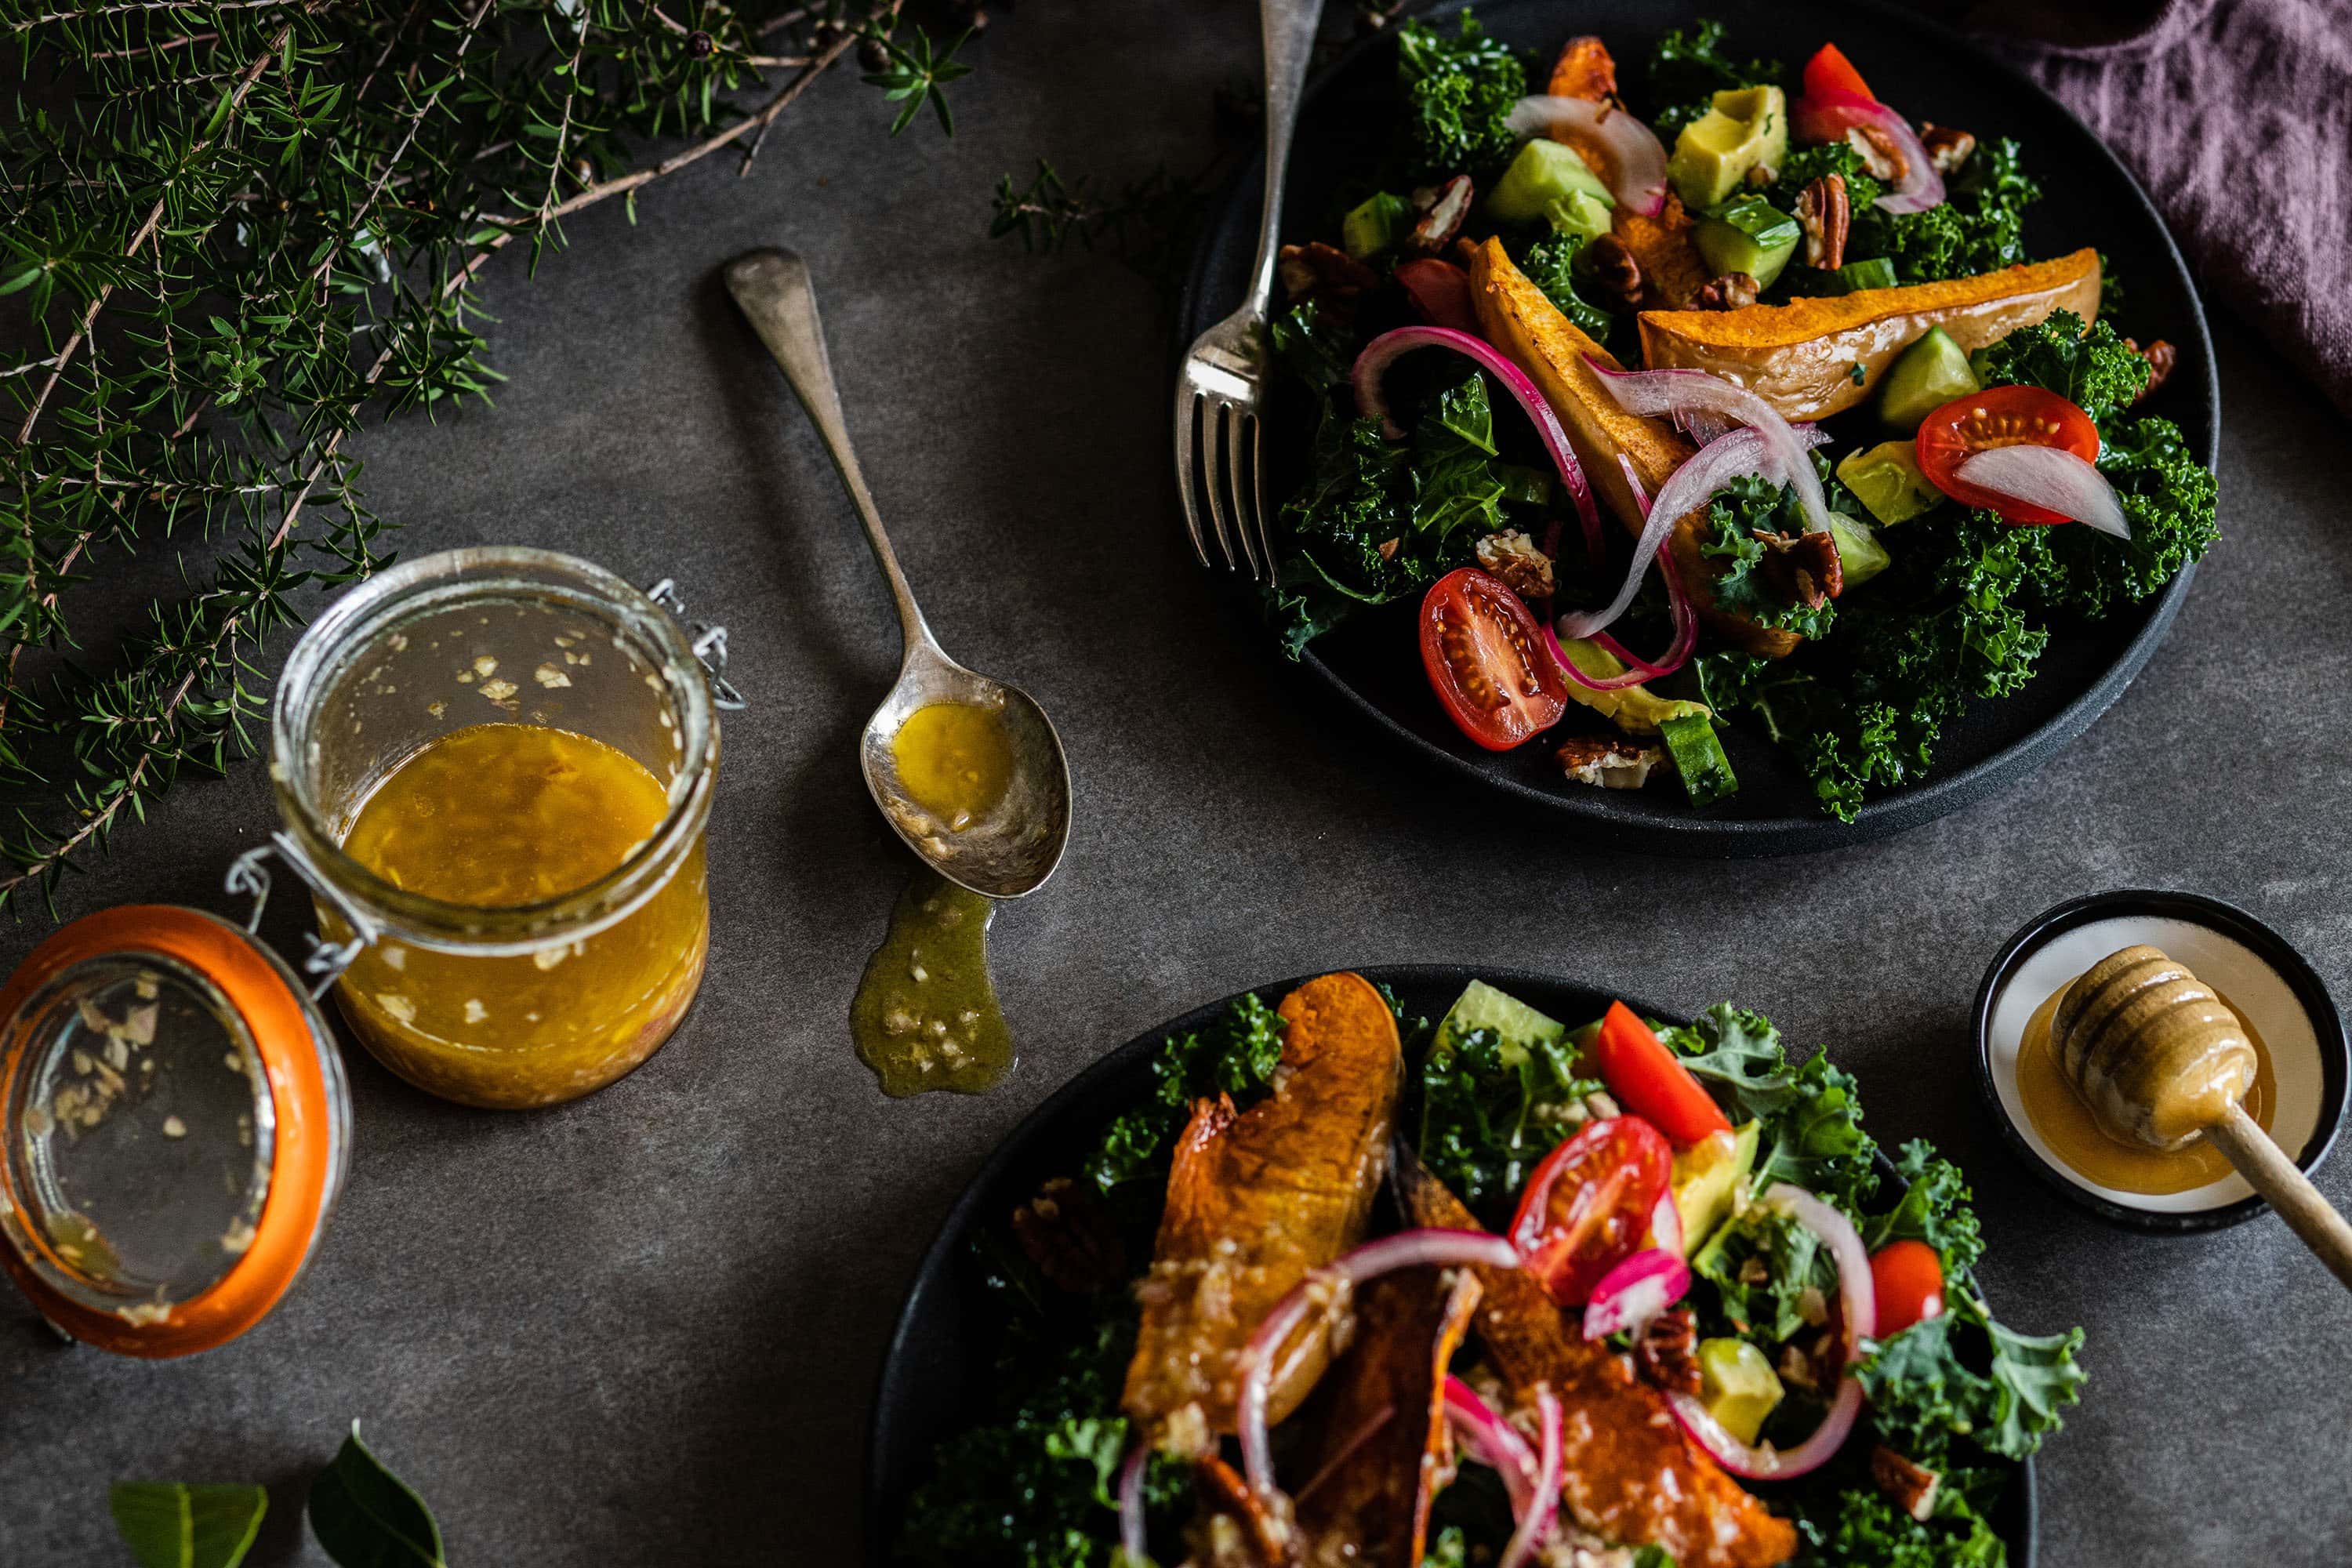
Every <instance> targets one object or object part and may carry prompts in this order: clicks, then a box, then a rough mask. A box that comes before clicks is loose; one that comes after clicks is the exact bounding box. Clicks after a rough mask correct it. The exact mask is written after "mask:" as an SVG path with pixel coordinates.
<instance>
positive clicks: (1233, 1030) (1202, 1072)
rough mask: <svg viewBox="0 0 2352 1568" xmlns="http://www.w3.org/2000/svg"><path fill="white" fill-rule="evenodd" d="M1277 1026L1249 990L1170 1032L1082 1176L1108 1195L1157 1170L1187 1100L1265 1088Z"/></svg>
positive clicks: (1238, 1098)
mask: <svg viewBox="0 0 2352 1568" xmlns="http://www.w3.org/2000/svg"><path fill="white" fill-rule="evenodd" d="M1282 1028H1283V1025H1282V1019H1281V1016H1279V1015H1277V1014H1276V1012H1275V1010H1274V1009H1273V1008H1271V1007H1269V1006H1267V1005H1265V1003H1263V1002H1261V1001H1259V1000H1258V999H1257V997H1256V996H1255V995H1249V996H1244V997H1243V998H1242V999H1241V1000H1240V1001H1238V1002H1236V1003H1234V1005H1233V1007H1232V1009H1231V1011H1229V1012H1228V1013H1227V1014H1226V1015H1225V1016H1224V1017H1223V1018H1222V1019H1220V1020H1218V1021H1217V1022H1216V1023H1214V1024H1212V1025H1210V1026H1208V1027H1207V1028H1205V1029H1202V1030H1201V1031H1200V1032H1199V1033H1197V1034H1191V1035H1171V1037H1169V1038H1168V1041H1167V1043H1166V1044H1165V1045H1163V1046H1161V1047H1160V1056H1159V1058H1158V1059H1157V1060H1155V1061H1154V1062H1153V1063H1152V1064H1151V1077H1152V1088H1151V1097H1150V1099H1149V1100H1145V1101H1144V1102H1143V1103H1142V1104H1141V1105H1139V1106H1137V1107H1136V1108H1135V1109H1134V1110H1129V1111H1127V1112H1124V1113H1123V1114H1121V1115H1120V1116H1118V1117H1117V1118H1116V1119H1114V1120H1113V1121H1112V1122H1111V1123H1110V1125H1109V1126H1108V1127H1107V1128H1105V1129H1104V1130H1103V1136H1102V1142H1100V1143H1099V1144H1098V1145H1097V1147H1096V1149H1095V1152H1093V1153H1091V1154H1089V1155H1088V1156H1087V1160H1086V1163H1085V1165H1084V1166H1083V1167H1082V1175H1083V1178H1084V1179H1085V1180H1086V1181H1087V1182H1088V1183H1090V1184H1092V1185H1093V1186H1094V1187H1095V1189H1096V1190H1097V1191H1098V1192H1103V1193H1108V1192H1110V1191H1111V1190H1112V1189H1113V1188H1116V1187H1119V1186H1123V1185H1125V1184H1128V1183H1130V1182H1135V1181H1139V1180H1143V1179H1145V1178H1147V1177H1159V1176H1161V1175H1164V1174H1165V1173H1167V1169H1168V1156H1167V1147H1168V1142H1169V1140H1170V1139H1171V1138H1172V1137H1173V1136H1174V1135H1175V1134H1176V1133H1177V1132H1178V1131H1181V1129H1182V1128H1183V1125H1184V1121H1185V1119H1186V1118H1187V1117H1188V1116H1190V1115H1191V1114H1192V1101H1194V1100H1198V1099H1201V1098H1202V1096H1204V1095H1213V1094H1230V1095H1232V1096H1233V1097H1234V1103H1235V1104H1236V1105H1247V1104H1249V1103H1250V1102H1252V1101H1254V1100H1257V1099H1258V1098H1259V1097H1260V1096H1262V1095H1263V1094H1264V1093H1265V1087H1266V1084H1267V1083H1268V1082H1269V1081H1270V1080H1271V1079H1273V1077H1274V1069H1275V1068H1276V1067H1278V1066H1279V1065H1281V1062H1282ZM1113 1403H1114V1404H1116V1401H1114V1402H1113Z"/></svg>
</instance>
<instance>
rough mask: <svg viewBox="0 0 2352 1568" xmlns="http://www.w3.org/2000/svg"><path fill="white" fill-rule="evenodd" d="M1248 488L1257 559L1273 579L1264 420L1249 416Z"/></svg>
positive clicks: (1273, 567) (1271, 524) (1272, 551)
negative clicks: (1254, 512) (1252, 498)
mask: <svg viewBox="0 0 2352 1568" xmlns="http://www.w3.org/2000/svg"><path fill="white" fill-rule="evenodd" d="M1249 426H1250V489H1251V493H1252V494H1253V495H1254V496H1255V498H1256V500H1257V518H1256V521H1257V542H1258V554H1259V559H1261V560H1262V561H1264V562H1265V580H1266V581H1267V582H1268V583H1271V582H1273V581H1274V578H1275V564H1274V522H1273V518H1274V513H1273V512H1272V511H1270V510H1267V508H1266V504H1265V420H1263V419H1261V418H1259V417H1258V416H1256V415H1255V414H1253V415H1251V416H1250V422H1249Z"/></svg>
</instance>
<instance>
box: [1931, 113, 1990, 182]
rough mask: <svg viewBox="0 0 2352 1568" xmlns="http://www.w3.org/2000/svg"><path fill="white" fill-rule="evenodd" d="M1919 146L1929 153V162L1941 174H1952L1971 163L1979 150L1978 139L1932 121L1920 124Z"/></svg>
mask: <svg viewBox="0 0 2352 1568" xmlns="http://www.w3.org/2000/svg"><path fill="white" fill-rule="evenodd" d="M1919 145H1920V146H1922V147H1924V148H1926V149H1927V162H1929V163H1933V164H1935V165H1936V168H1937V172H1938V173H1940V174H1951V173H1953V172H1954V171H1956V170H1957V169H1958V168H1959V166H1960V165H1961V164H1963V163H1967V162H1968V161H1969V153H1973V152H1975V151H1976V150H1977V139H1976V138H1975V137H1973V136H1971V135H1969V133H1968V132H1965V131H1955V130H1953V129H1952V128H1951V127H1950V126H1948V125H1938V124H1937V123H1936V122H1935V121H1932V120H1923V121H1920V122H1919Z"/></svg>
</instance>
